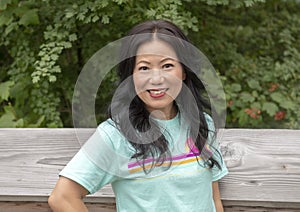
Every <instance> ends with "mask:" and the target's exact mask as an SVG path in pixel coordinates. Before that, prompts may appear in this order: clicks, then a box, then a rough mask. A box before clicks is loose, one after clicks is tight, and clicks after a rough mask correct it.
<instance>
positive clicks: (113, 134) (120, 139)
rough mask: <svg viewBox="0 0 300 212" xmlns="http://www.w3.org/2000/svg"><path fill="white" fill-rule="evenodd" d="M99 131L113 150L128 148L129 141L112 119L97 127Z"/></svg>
mask: <svg viewBox="0 0 300 212" xmlns="http://www.w3.org/2000/svg"><path fill="white" fill-rule="evenodd" d="M97 131H98V133H99V134H100V135H101V137H102V138H103V139H104V140H105V141H106V142H108V143H109V144H110V145H111V146H112V147H113V149H120V148H126V146H127V145H128V144H127V143H128V142H127V139H126V138H125V137H124V135H123V134H122V133H121V131H120V130H119V129H118V127H117V125H116V123H115V122H114V121H113V120H112V119H110V118H109V119H107V120H105V121H103V122H102V123H100V124H99V125H98V127H97Z"/></svg>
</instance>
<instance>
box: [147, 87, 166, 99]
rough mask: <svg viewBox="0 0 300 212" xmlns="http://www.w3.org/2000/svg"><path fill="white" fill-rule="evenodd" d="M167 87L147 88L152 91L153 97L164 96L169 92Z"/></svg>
mask: <svg viewBox="0 0 300 212" xmlns="http://www.w3.org/2000/svg"><path fill="white" fill-rule="evenodd" d="M167 90H168V89H167V88H163V89H149V90H147V91H148V92H149V93H150V96H151V97H153V98H159V97H162V96H164V95H165V94H166V92H167Z"/></svg>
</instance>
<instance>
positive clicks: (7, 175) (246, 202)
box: [0, 129, 300, 211]
mask: <svg viewBox="0 0 300 212" xmlns="http://www.w3.org/2000/svg"><path fill="white" fill-rule="evenodd" d="M76 132H77V135H76V133H75V130H74V129H0V145H1V148H0V202H2V203H1V204H3V202H5V201H11V202H19V203H20V202H22V201H23V202H27V203H30V202H40V203H33V204H46V203H45V202H46V201H47V198H48V196H49V194H50V192H51V190H52V189H53V187H54V184H55V182H56V180H57V177H58V176H57V174H58V172H59V171H60V170H61V169H62V168H63V166H64V165H65V164H66V163H67V162H68V161H69V160H70V159H71V157H72V156H73V155H74V154H75V153H76V152H77V151H78V149H79V148H80V144H79V142H78V141H77V137H76V136H79V137H81V138H83V139H84V138H88V137H89V135H90V134H91V133H92V132H93V130H90V129H80V130H76ZM220 135H221V147H222V148H221V149H222V153H223V154H224V158H225V160H226V163H227V166H228V168H229V171H230V174H229V175H228V176H226V177H225V178H224V179H223V180H222V181H221V183H220V188H221V195H222V199H223V203H224V205H225V208H226V211H243V210H244V209H243V208H244V207H246V206H247V207H248V208H251V211H272V210H273V209H274V210H276V208H281V209H282V210H287V211H300V210H299V209H300V131H299V130H248V129H226V130H224V131H222V132H220ZM114 201H115V200H114V194H113V193H112V190H111V188H110V186H106V187H105V188H103V189H101V190H100V191H99V192H97V193H96V194H95V195H92V196H89V197H88V198H86V202H88V203H98V204H100V203H107V204H111V203H114ZM277 203H278V204H277ZM16 204H17V203H16ZM98 204H97V205H98ZM262 206H264V207H266V208H273V209H272V210H269V209H265V208H264V207H262ZM238 208H239V209H238ZM252 209H253V210H252ZM281 209H280V211H282V210H281ZM1 210H2V206H1V205H0V211H1ZM5 211H7V210H5ZM23 211H24V210H23ZM246 211H250V210H248V209H247V210H246Z"/></svg>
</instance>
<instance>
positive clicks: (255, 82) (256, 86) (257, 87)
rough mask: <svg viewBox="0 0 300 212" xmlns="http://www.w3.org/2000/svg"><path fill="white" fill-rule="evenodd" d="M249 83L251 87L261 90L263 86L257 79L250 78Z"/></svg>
mask: <svg viewBox="0 0 300 212" xmlns="http://www.w3.org/2000/svg"><path fill="white" fill-rule="evenodd" d="M247 83H248V85H249V87H250V88H252V89H256V90H259V89H260V88H261V87H260V85H259V82H258V81H257V80H254V79H250V80H249V81H248V82H247Z"/></svg>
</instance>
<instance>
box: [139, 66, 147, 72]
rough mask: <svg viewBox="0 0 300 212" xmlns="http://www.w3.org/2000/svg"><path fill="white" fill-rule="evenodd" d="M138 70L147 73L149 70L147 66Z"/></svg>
mask: <svg viewBox="0 0 300 212" xmlns="http://www.w3.org/2000/svg"><path fill="white" fill-rule="evenodd" d="M138 70H139V71H148V70H149V68H148V67H147V66H141V67H139V69H138Z"/></svg>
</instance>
